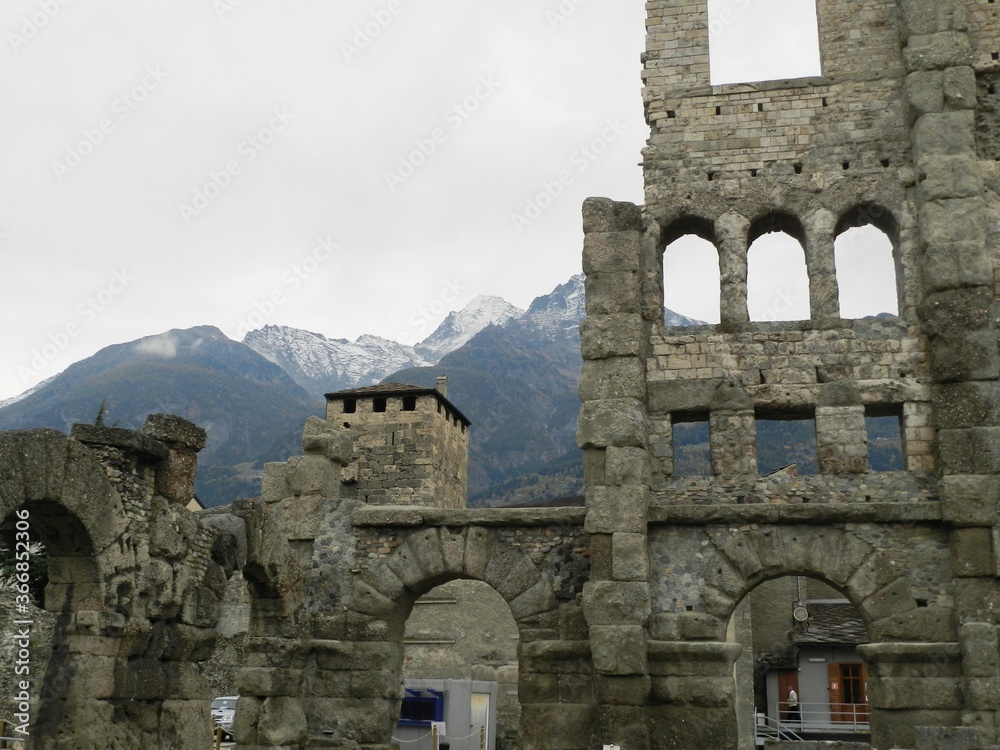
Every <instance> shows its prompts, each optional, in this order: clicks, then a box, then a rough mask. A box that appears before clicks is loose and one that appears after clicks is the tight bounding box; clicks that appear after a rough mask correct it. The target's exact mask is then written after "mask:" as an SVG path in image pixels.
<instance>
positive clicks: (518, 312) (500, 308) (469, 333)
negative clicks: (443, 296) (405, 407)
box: [414, 294, 524, 363]
mask: <svg viewBox="0 0 1000 750" xmlns="http://www.w3.org/2000/svg"><path fill="white" fill-rule="evenodd" d="M522 315H524V310H522V309H520V308H519V307H514V305H512V304H510V303H509V302H508V301H507V300H505V299H503V298H501V297H494V296H492V295H486V294H480V295H479V296H478V297H476V298H475V299H473V300H472V301H471V302H470V303H469V304H467V305H466V306H465V307H463V308H462V309H461V310H459V311H458V312H450V313H448V317H446V318H445V319H444V320H443V321H442V322H441V325H439V326H438V327H437V328H436V329H435V330H434V333H432V334H431V335H430V336H428V337H427V338H425V339H424V340H423V341H421V342H420V343H419V344H417V345H416V346H415V347H414V349H416V350H417V353H418V354H420V355H422V356H423V357H424V359H426V360H428V361H429V362H432V363H437V362H439V361H440V360H441V357H443V356H444V355H445V354H449V353H450V352H453V351H455V350H456V349H458V348H459V347H461V346H464V345H465V344H466V343H467V342H468V341H469V339H471V338H472V337H473V336H475V335H476V334H477V333H479V332H480V331H481V330H483V329H484V328H486V326H488V325H495V326H504V325H506V324H507V323H508V322H510V321H511V320H517V319H518V318H520V317H521V316H522Z"/></svg>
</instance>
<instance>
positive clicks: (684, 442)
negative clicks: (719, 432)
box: [670, 412, 712, 477]
mask: <svg viewBox="0 0 1000 750" xmlns="http://www.w3.org/2000/svg"><path fill="white" fill-rule="evenodd" d="M670 420H671V422H672V425H673V444H674V476H677V477H694V476H703V477H704V476H709V475H711V473H712V451H711V444H710V442H709V430H708V414H706V413H704V412H697V413H674V414H671V415H670Z"/></svg>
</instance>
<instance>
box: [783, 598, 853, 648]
mask: <svg viewBox="0 0 1000 750" xmlns="http://www.w3.org/2000/svg"><path fill="white" fill-rule="evenodd" d="M805 607H806V610H807V611H808V612H809V620H808V621H807V622H806V626H805V628H803V629H802V630H795V631H794V632H793V633H792V641H793V642H795V643H799V644H804V643H830V644H836V643H844V644H848V643H854V644H857V643H868V628H866V627H865V623H864V620H862V619H861V614H860V613H859V612H858V610H857V609H856V608H855V607H854V605H853V604H851V603H850V602H815V601H813V602H806V604H805Z"/></svg>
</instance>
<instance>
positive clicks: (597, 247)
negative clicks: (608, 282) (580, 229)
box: [583, 231, 642, 275]
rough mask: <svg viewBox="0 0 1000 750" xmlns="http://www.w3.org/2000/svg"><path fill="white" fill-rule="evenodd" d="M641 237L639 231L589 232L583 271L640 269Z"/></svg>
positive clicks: (585, 243)
mask: <svg viewBox="0 0 1000 750" xmlns="http://www.w3.org/2000/svg"><path fill="white" fill-rule="evenodd" d="M641 238H642V235H641V234H640V232H638V231H626V232H588V233H587V235H586V236H585V237H584V241H583V272H584V273H586V274H588V275H589V274H595V273H615V272H618V271H638V270H639V247H640V241H641Z"/></svg>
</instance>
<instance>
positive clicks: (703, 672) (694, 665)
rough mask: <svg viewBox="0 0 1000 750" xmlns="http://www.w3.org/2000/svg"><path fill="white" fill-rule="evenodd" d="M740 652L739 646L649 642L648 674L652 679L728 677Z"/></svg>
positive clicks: (719, 643)
mask: <svg viewBox="0 0 1000 750" xmlns="http://www.w3.org/2000/svg"><path fill="white" fill-rule="evenodd" d="M742 652H743V647H742V646H741V645H740V644H738V643H725V642H719V641H715V642H690V641H672V642H667V641H650V643H649V659H650V665H649V673H650V674H651V675H653V676H654V677H728V678H729V679H730V680H732V678H733V664H734V663H735V662H736V660H737V659H738V658H739V656H740V654H741V653H742Z"/></svg>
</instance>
